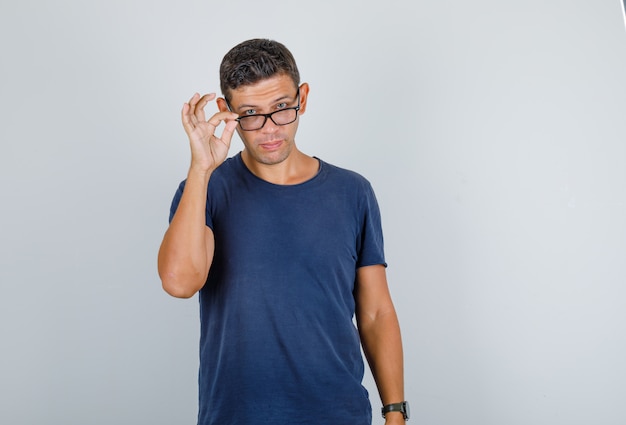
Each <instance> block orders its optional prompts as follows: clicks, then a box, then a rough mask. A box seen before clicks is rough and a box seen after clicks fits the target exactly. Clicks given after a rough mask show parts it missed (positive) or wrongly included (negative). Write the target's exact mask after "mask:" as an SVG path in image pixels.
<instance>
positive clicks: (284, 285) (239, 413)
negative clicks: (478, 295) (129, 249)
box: [159, 39, 408, 425]
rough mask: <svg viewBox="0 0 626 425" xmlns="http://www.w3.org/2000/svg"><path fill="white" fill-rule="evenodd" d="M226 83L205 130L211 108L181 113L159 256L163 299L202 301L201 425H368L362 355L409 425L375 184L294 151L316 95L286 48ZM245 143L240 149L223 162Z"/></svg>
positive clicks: (254, 50)
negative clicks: (187, 149) (184, 141)
mask: <svg viewBox="0 0 626 425" xmlns="http://www.w3.org/2000/svg"><path fill="white" fill-rule="evenodd" d="M220 80H221V89H222V93H223V96H224V97H223V98H218V99H217V101H216V103H217V107H218V109H219V112H217V113H216V114H214V115H213V116H211V117H210V118H209V119H208V120H206V117H205V113H204V108H205V106H206V105H207V104H208V103H209V102H210V101H212V100H214V99H215V98H216V95H215V94H207V95H204V96H200V95H199V94H195V95H194V96H193V97H192V98H191V100H190V101H189V102H188V103H185V104H184V106H183V110H182V121H183V126H184V128H185V132H186V133H187V136H188V138H189V142H190V145H191V165H190V167H189V172H188V174H187V178H186V180H185V181H183V182H182V183H181V185H180V187H179V189H178V191H177V193H176V195H175V197H174V201H173V203H172V208H171V213H170V226H169V228H168V230H167V232H166V233H165V236H164V238H163V242H162V244H161V249H160V251H159V275H160V277H161V280H162V282H163V288H164V289H165V291H167V292H168V293H169V294H171V295H173V296H175V297H180V298H188V297H191V296H193V295H194V294H196V293H197V292H199V301H200V320H201V338H200V372H199V398H200V400H199V414H198V423H199V424H201V425H206V424H273V425H276V424H314V425H324V424H332V425H334V424H337V425H341V424H346V425H348V424H349V425H365V424H371V420H372V418H371V407H370V404H369V399H368V394H367V391H366V390H365V388H364V387H363V386H362V384H361V381H362V378H363V371H364V366H363V361H362V357H361V352H360V343H361V344H362V346H363V350H364V353H365V355H366V357H367V359H368V362H369V365H370V367H371V370H372V373H373V376H374V378H375V380H376V383H377V386H378V390H379V393H380V397H381V399H382V403H383V405H384V406H385V407H384V409H383V411H384V414H385V415H386V423H387V424H399V423H404V421H405V418H406V417H407V416H408V412H406V411H407V410H408V405H407V404H406V403H405V402H404V389H403V359H402V343H401V338H400V329H399V326H398V321H397V316H396V313H395V310H394V307H393V303H392V301H391V297H390V295H389V291H388V286H387V281H386V275H385V267H386V263H385V259H384V255H383V240H382V231H381V223H380V215H379V210H378V205H377V203H376V199H375V197H374V193H373V191H372V189H371V186H370V184H369V183H368V182H367V180H365V179H364V178H363V177H361V176H360V175H358V174H356V173H353V172H351V171H347V170H343V169H340V168H337V167H334V166H332V165H330V164H328V163H326V162H324V161H322V160H320V159H317V158H315V157H310V156H307V155H305V154H304V153H302V152H301V151H299V150H298V148H297V146H296V142H295V135H296V130H297V128H298V123H299V116H300V115H301V114H303V113H304V112H305V111H306V106H307V97H308V94H309V86H308V84H306V83H303V84H300V75H299V73H298V68H297V66H296V63H295V61H294V59H293V56H292V55H291V53H290V52H289V51H288V50H287V48H286V47H285V46H283V45H282V44H280V43H278V42H275V41H271V40H260V39H255V40H248V41H246V42H243V43H241V44H239V45H238V46H236V47H234V48H233V49H232V50H231V51H230V52H228V53H227V54H226V56H225V57H224V59H223V61H222V65H221V67H220ZM222 122H223V123H225V126H224V129H223V131H222V134H221V137H218V136H217V135H216V134H215V130H216V127H218V125H220V124H221V123H222ZM235 130H237V133H238V134H239V136H240V138H241V140H242V141H243V144H244V149H243V151H242V152H240V153H239V154H237V155H235V156H233V157H231V158H228V159H227V154H228V150H229V146H230V141H231V138H232V136H233V133H234V131H235ZM353 317H356V323H357V328H358V331H357V328H355V326H354V324H353V322H352V318H353Z"/></svg>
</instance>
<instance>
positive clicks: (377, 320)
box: [359, 305, 404, 423]
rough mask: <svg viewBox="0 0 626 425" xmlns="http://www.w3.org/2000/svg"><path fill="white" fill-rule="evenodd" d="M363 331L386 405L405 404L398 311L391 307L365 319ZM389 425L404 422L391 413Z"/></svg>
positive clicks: (361, 329)
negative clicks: (393, 422)
mask: <svg viewBox="0 0 626 425" xmlns="http://www.w3.org/2000/svg"><path fill="white" fill-rule="evenodd" d="M359 331H360V335H361V342H362V345H363V351H364V353H365V356H366V358H367V360H368V363H369V365H370V369H371V370H372V375H373V376H374V380H375V381H376V386H377V387H378V392H379V395H380V399H381V401H382V405H383V406H384V405H387V404H390V403H399V402H401V401H404V365H403V353H402V338H401V336H400V326H399V324H398V318H397V315H396V312H395V309H394V308H393V306H392V305H390V306H389V307H388V308H387V309H385V310H384V311H381V312H379V313H378V314H377V315H376V316H375V317H369V318H361V319H360V320H359ZM387 416H388V418H387V419H388V420H387V423H391V422H392V421H393V420H395V419H398V418H397V417H396V416H399V419H402V420H401V421H398V423H403V422H404V419H403V417H402V415H401V414H399V413H389V414H388V415H387Z"/></svg>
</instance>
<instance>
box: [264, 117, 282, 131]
mask: <svg viewBox="0 0 626 425" xmlns="http://www.w3.org/2000/svg"><path fill="white" fill-rule="evenodd" d="M276 130H278V126H277V125H276V123H275V122H274V121H273V120H272V117H267V119H266V120H265V124H263V127H261V129H260V131H262V132H264V133H274V132H275V131H276Z"/></svg>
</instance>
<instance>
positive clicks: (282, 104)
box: [276, 102, 287, 109]
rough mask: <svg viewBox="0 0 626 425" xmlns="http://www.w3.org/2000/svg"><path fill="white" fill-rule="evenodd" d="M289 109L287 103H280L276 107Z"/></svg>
mask: <svg viewBox="0 0 626 425" xmlns="http://www.w3.org/2000/svg"><path fill="white" fill-rule="evenodd" d="M286 107H287V103H286V102H282V103H279V104H278V105H276V109H284V108H286Z"/></svg>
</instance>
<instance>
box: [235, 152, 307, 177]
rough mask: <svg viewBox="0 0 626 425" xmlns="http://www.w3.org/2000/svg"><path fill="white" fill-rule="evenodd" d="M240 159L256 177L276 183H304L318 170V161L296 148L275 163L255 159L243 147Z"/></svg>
mask: <svg viewBox="0 0 626 425" xmlns="http://www.w3.org/2000/svg"><path fill="white" fill-rule="evenodd" d="M241 159H242V160H243V163H244V164H245V166H246V167H247V168H248V170H250V172H251V173H252V174H254V175H255V176H257V177H258V178H260V179H262V180H265V181H267V182H269V183H272V184H277V185H294V184H299V183H304V182H305V181H307V180H310V179H312V178H313V177H315V175H316V174H317V172H318V170H319V162H318V160H317V159H315V158H312V157H310V156H308V155H305V154H304V153H302V152H300V151H299V150H297V149H294V151H293V152H292V153H291V154H290V155H289V156H288V157H287V158H286V159H285V160H284V161H281V162H279V163H277V164H263V163H261V162H258V161H255V160H254V159H253V158H252V157H251V156H250V155H249V153H248V152H247V151H246V150H245V149H244V150H243V151H242V152H241Z"/></svg>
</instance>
